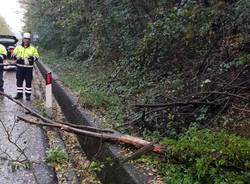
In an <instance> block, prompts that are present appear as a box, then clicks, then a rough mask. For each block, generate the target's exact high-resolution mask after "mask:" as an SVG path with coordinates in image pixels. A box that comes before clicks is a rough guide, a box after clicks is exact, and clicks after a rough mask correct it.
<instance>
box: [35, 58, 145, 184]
mask: <svg viewBox="0 0 250 184" xmlns="http://www.w3.org/2000/svg"><path fill="white" fill-rule="evenodd" d="M37 67H38V69H39V70H40V72H41V73H42V75H43V76H45V74H46V73H47V72H49V71H50V70H49V69H48V68H47V67H46V66H45V65H44V64H43V63H41V62H37ZM52 91H53V95H54V96H55V98H56V100H57V102H58V104H59V105H60V107H61V109H62V111H63V113H64V115H65V117H66V118H67V120H68V122H70V123H73V124H82V125H88V126H94V127H96V125H98V124H99V123H98V122H97V121H98V120H95V119H94V118H93V117H91V116H90V115H89V114H88V113H87V112H86V111H84V109H82V108H81V107H79V106H78V105H77V98H76V97H75V96H74V95H73V94H72V93H71V92H70V91H66V90H65V89H64V88H63V86H62V84H61V83H60V81H59V80H58V77H57V76H56V75H55V74H53V81H52ZM78 141H79V142H80V144H81V147H82V149H83V150H84V152H85V153H86V155H87V156H88V157H89V159H98V160H100V161H104V160H105V159H106V158H112V160H114V159H116V158H118V155H119V154H118V152H119V151H121V149H120V148H119V147H118V146H114V145H110V144H108V143H102V141H101V140H100V139H97V138H89V137H85V136H78ZM97 175H98V177H99V178H100V180H101V181H102V183H104V184H118V183H119V184H146V183H148V182H147V180H148V177H147V176H146V175H145V174H143V172H142V171H141V170H139V169H137V168H135V167H134V166H133V165H132V164H121V163H119V162H117V163H116V164H113V165H112V166H110V165H105V167H104V168H103V169H102V171H101V172H98V173H97Z"/></svg>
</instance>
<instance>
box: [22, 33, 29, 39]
mask: <svg viewBox="0 0 250 184" xmlns="http://www.w3.org/2000/svg"><path fill="white" fill-rule="evenodd" d="M30 37H31V36H30V33H24V34H23V38H28V39H30Z"/></svg>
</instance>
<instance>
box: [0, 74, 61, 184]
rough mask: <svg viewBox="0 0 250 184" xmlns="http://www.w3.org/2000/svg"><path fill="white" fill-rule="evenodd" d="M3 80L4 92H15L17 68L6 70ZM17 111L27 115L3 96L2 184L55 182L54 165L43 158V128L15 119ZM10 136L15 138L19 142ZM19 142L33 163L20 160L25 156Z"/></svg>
mask: <svg viewBox="0 0 250 184" xmlns="http://www.w3.org/2000/svg"><path fill="white" fill-rule="evenodd" d="M4 81H5V84H4V90H5V93H7V94H9V95H12V96H14V95H15V93H16V87H15V83H16V78H15V72H10V71H8V72H5V74H4ZM22 102H23V103H24V104H26V105H27V106H31V102H27V101H25V99H24V100H22ZM17 115H22V116H25V112H24V111H23V110H22V109H21V108H20V107H19V106H17V105H16V104H15V103H13V102H11V101H10V100H8V99H7V98H3V97H2V96H0V184H56V183H57V182H56V177H55V173H54V171H53V169H52V168H51V167H49V166H48V165H47V164H46V162H45V161H44V160H45V153H46V150H47V141H46V136H45V135H44V132H43V130H42V129H40V128H38V127H35V126H31V125H28V124H26V123H23V122H15V119H16V118H15V117H16V116H17ZM4 127H5V128H6V129H7V131H8V132H9V136H8V135H7V133H6V130H5V128H4ZM8 139H10V140H11V141H12V142H16V145H15V144H13V143H11V142H10V141H9V140H8ZM17 146H18V147H19V148H21V149H24V153H25V155H26V156H27V158H28V160H29V161H30V163H31V165H29V164H25V163H27V162H21V161H22V160H24V159H25V156H24V155H23V154H21V153H20V151H19V150H18V147H17ZM15 160H18V161H17V162H16V161H15Z"/></svg>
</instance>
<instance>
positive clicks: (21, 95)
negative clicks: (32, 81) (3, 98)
mask: <svg viewBox="0 0 250 184" xmlns="http://www.w3.org/2000/svg"><path fill="white" fill-rule="evenodd" d="M22 98H23V94H22V93H17V95H16V96H15V97H14V99H16V100H18V99H22Z"/></svg>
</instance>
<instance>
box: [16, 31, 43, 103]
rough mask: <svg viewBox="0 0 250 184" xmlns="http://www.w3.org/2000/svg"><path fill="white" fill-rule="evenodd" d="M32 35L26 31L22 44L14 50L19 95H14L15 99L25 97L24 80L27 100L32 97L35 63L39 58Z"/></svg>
mask: <svg viewBox="0 0 250 184" xmlns="http://www.w3.org/2000/svg"><path fill="white" fill-rule="evenodd" d="M30 37H31V35H30V33H24V34H23V40H22V45H19V46H17V47H16V48H15V49H14V52H13V54H14V58H15V59H16V65H17V71H16V80H17V83H16V84H17V95H16V96H15V97H14V98H15V99H22V98H23V81H25V83H26V87H25V96H26V100H30V97H31V90H32V79H33V65H34V62H36V61H37V60H38V57H39V54H38V51H37V49H36V48H35V47H33V46H32V45H30Z"/></svg>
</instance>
